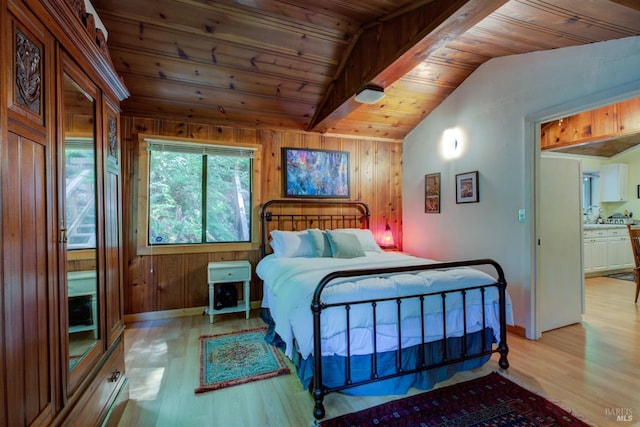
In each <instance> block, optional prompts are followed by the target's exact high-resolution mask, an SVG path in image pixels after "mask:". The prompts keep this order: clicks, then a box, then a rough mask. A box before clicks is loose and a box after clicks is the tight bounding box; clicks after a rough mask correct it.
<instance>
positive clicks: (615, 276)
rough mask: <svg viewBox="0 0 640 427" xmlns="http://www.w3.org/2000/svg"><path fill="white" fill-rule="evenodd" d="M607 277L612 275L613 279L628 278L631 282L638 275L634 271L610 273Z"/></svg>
mask: <svg viewBox="0 0 640 427" xmlns="http://www.w3.org/2000/svg"><path fill="white" fill-rule="evenodd" d="M607 277H611V278H612V279H620V280H628V281H630V282H635V281H636V276H635V275H634V274H633V273H616V274H609V275H608V276H607Z"/></svg>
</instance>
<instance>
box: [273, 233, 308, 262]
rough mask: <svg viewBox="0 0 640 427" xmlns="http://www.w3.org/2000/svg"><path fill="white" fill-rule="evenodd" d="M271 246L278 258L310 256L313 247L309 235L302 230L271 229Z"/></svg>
mask: <svg viewBox="0 0 640 427" xmlns="http://www.w3.org/2000/svg"><path fill="white" fill-rule="evenodd" d="M269 234H270V235H271V239H272V240H271V243H270V245H271V247H272V248H273V254H274V255H275V256H276V257H278V258H295V257H312V256H314V253H315V248H314V247H313V244H312V242H311V237H310V236H309V233H307V231H306V230H304V231H281V230H273V231H272V232H271V233H269Z"/></svg>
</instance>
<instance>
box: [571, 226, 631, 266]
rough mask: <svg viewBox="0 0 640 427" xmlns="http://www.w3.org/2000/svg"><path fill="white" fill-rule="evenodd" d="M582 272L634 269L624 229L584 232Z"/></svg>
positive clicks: (629, 245)
mask: <svg viewBox="0 0 640 427" xmlns="http://www.w3.org/2000/svg"><path fill="white" fill-rule="evenodd" d="M583 236H584V246H583V248H584V272H585V273H594V272H606V271H609V270H612V271H613V270H622V269H628V268H633V267H634V260H633V252H632V251H631V243H630V241H629V235H628V232H627V229H626V228H623V227H611V228H607V227H602V228H597V229H590V230H584V234H583Z"/></svg>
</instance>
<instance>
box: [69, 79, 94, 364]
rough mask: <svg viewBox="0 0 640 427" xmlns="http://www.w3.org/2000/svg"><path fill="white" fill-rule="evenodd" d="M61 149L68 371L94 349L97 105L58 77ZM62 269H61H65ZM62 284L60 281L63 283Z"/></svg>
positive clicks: (73, 83)
mask: <svg viewBox="0 0 640 427" xmlns="http://www.w3.org/2000/svg"><path fill="white" fill-rule="evenodd" d="M62 89H63V97H62V103H63V109H62V111H63V116H62V118H63V132H64V141H63V144H62V149H61V150H60V156H59V162H60V170H61V172H60V173H61V179H60V186H61V191H60V193H61V194H60V197H61V198H62V199H63V203H62V209H61V214H60V216H61V218H60V219H61V223H62V227H61V228H62V233H61V234H62V235H61V241H62V243H63V245H64V253H65V255H66V261H65V263H64V268H66V283H67V286H66V289H67V329H68V331H67V333H68V355H69V357H68V358H69V360H68V363H69V372H70V373H71V372H73V371H74V370H75V369H76V368H77V367H78V366H80V365H82V364H83V361H84V362H86V363H84V365H87V364H88V363H89V361H88V359H90V357H89V355H90V354H91V352H92V350H93V349H97V350H99V348H98V347H99V346H97V344H98V343H99V342H100V327H99V320H100V315H99V309H98V308H99V306H100V304H99V303H98V302H99V301H98V299H99V292H98V275H97V267H98V265H97V264H98V262H97V238H98V234H97V209H96V207H97V191H96V189H97V183H96V176H97V173H96V138H95V135H96V129H95V123H96V100H95V96H92V95H91V94H90V93H89V92H88V91H87V90H85V89H83V87H81V86H80V84H78V83H77V82H76V81H75V80H74V78H73V77H72V76H71V75H69V74H67V73H66V72H65V73H64V77H63V84H62ZM64 268H63V269H64ZM63 279H64V278H63Z"/></svg>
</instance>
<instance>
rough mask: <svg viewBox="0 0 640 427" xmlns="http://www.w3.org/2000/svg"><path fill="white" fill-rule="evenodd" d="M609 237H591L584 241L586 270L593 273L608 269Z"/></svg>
mask: <svg viewBox="0 0 640 427" xmlns="http://www.w3.org/2000/svg"><path fill="white" fill-rule="evenodd" d="M607 243H608V242H607V238H606V237H600V238H589V239H585V241H584V272H585V273H593V272H597V271H606V270H607V269H608V260H607V256H608V250H607Z"/></svg>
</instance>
